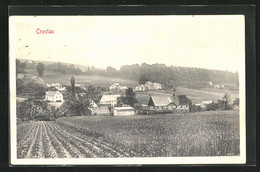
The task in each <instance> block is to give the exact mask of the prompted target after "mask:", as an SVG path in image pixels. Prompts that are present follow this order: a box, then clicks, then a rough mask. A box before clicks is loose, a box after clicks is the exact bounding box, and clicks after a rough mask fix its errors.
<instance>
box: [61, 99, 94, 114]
mask: <svg viewBox="0 0 260 172" xmlns="http://www.w3.org/2000/svg"><path fill="white" fill-rule="evenodd" d="M65 106H66V110H67V112H65V113H66V114H67V113H71V114H72V115H73V116H82V115H90V114H91V112H90V110H89V106H90V101H89V98H88V97H86V96H83V97H81V96H79V97H78V98H77V99H73V98H72V97H70V98H69V99H68V100H66V102H65Z"/></svg>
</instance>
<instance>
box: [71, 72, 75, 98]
mask: <svg viewBox="0 0 260 172" xmlns="http://www.w3.org/2000/svg"><path fill="white" fill-rule="evenodd" d="M70 83H71V93H72V97H73V98H75V79H74V76H72V77H71V80H70Z"/></svg>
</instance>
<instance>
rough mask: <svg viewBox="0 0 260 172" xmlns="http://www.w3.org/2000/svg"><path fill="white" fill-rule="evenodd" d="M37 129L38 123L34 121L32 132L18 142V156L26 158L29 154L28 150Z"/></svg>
mask: <svg viewBox="0 0 260 172" xmlns="http://www.w3.org/2000/svg"><path fill="white" fill-rule="evenodd" d="M37 129H38V126H37V123H36V122H34V123H33V125H32V129H31V130H30V133H28V134H27V135H26V137H24V139H22V140H21V141H19V142H18V143H17V157H18V158H25V157H26V156H27V153H28V150H29V149H30V145H31V142H32V140H33V139H34V137H35V135H36V131H37Z"/></svg>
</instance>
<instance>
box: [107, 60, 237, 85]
mask: <svg viewBox="0 0 260 172" xmlns="http://www.w3.org/2000/svg"><path fill="white" fill-rule="evenodd" d="M104 75H106V76H118V77H121V78H129V79H133V80H137V81H139V83H144V82H146V81H152V82H159V83H162V84H164V86H166V87H177V86H186V87H190V88H202V87H206V86H209V82H212V83H213V84H214V85H216V84H225V86H226V87H227V88H230V89H237V88H238V73H237V72H236V73H233V72H229V71H220V70H208V69H201V68H191V67H176V66H166V65H165V64H152V65H149V64H145V63H143V64H142V65H139V64H134V65H125V66H122V67H121V68H120V70H116V69H114V68H112V67H108V68H107V70H106V72H105V73H104Z"/></svg>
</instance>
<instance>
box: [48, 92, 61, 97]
mask: <svg viewBox="0 0 260 172" xmlns="http://www.w3.org/2000/svg"><path fill="white" fill-rule="evenodd" d="M57 93H60V92H59V91H47V92H46V96H52V97H53V96H55V95H56V94H57ZM60 94H61V93H60Z"/></svg>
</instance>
